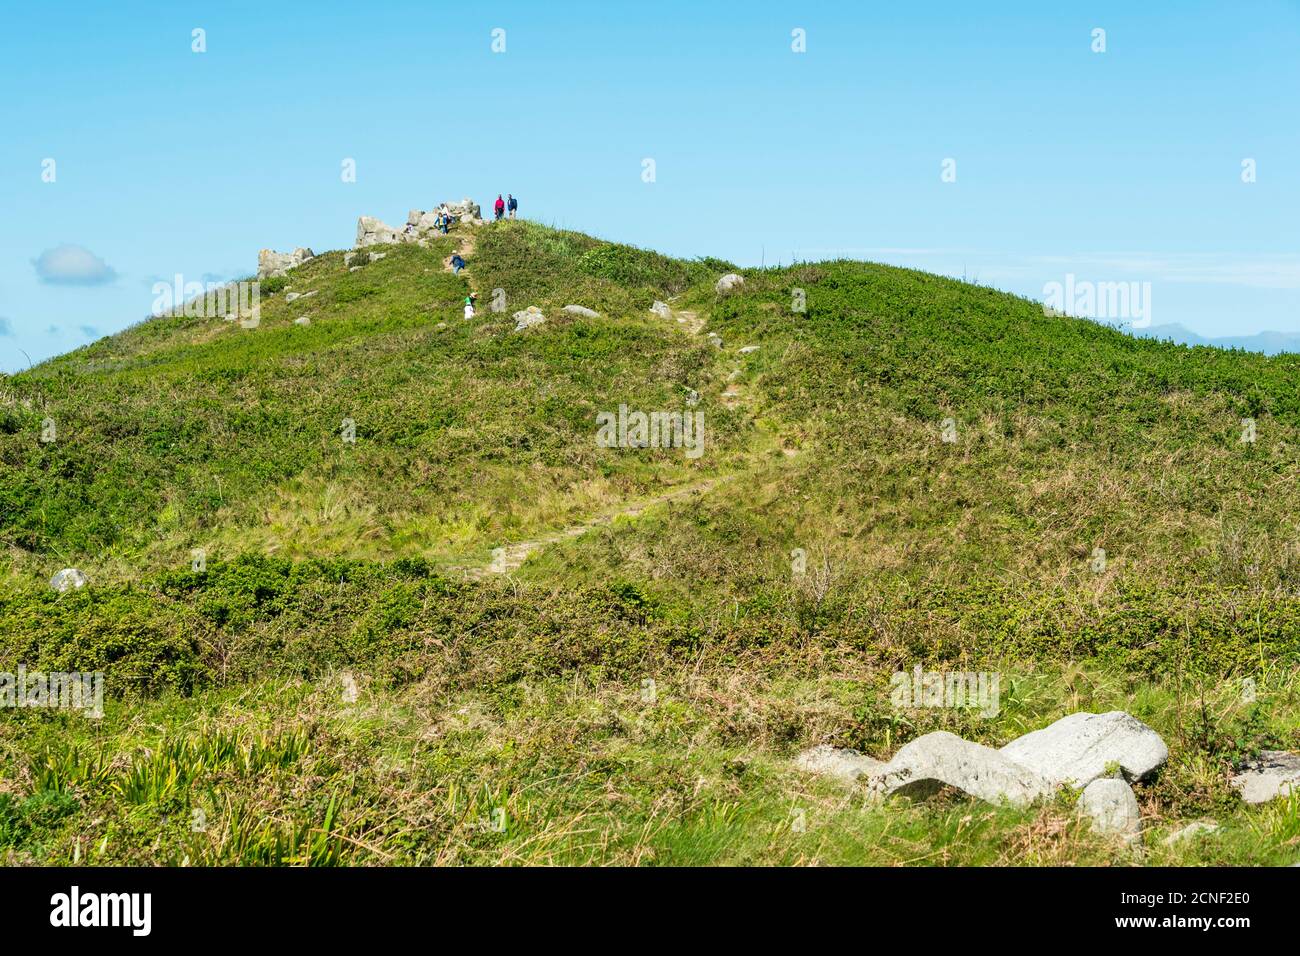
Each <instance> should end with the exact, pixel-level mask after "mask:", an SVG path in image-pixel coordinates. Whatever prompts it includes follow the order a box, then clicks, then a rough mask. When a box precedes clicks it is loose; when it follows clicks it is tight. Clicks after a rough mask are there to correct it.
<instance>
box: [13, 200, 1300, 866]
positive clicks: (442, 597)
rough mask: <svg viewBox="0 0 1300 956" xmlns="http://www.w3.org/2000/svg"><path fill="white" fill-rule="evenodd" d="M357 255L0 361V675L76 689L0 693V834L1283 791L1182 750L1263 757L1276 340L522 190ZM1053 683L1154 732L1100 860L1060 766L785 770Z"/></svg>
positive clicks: (559, 850) (1278, 384) (1179, 815)
mask: <svg viewBox="0 0 1300 956" xmlns="http://www.w3.org/2000/svg"><path fill="white" fill-rule="evenodd" d="M462 242H467V243H468V244H467V246H466V247H465V248H467V250H472V251H467V259H468V260H469V270H468V273H467V274H465V275H462V276H454V275H452V274H451V273H450V272H449V271H447V270H446V269H445V268H444V265H443V261H444V259H445V257H446V256H447V255H449V254H450V252H451V251H452V250H453V249H454V248H460V247H461V243H462ZM383 251H384V252H385V253H386V255H385V256H384V257H383V258H382V259H379V260H377V261H365V256H364V253H363V256H362V260H359V261H363V262H364V263H365V264H364V265H362V267H361V268H360V269H357V270H355V271H352V270H350V269H349V268H348V266H346V265H345V264H344V260H343V255H344V254H343V253H342V252H331V253H326V254H324V255H321V256H318V257H317V258H315V259H312V260H310V261H309V262H307V263H306V264H305V265H303V266H301V267H299V268H298V269H296V270H293V271H292V272H290V273H289V274H288V276H287V277H286V278H284V279H282V280H281V279H277V280H269V281H267V282H265V283H264V284H263V287H262V309H261V320H260V323H259V324H258V325H257V327H256V328H243V327H241V326H240V324H239V323H237V322H226V321H223V320H222V319H220V318H166V319H157V320H152V321H149V322H145V323H142V324H140V325H137V326H135V327H133V328H131V329H129V330H127V331H126V332H123V333H121V334H119V335H116V336H113V337H110V338H107V339H104V340H101V341H99V342H96V343H94V344H92V345H89V346H87V347H85V348H82V349H79V350H77V351H76V352H73V353H70V354H68V355H65V356H62V357H60V358H58V359H55V360H52V361H50V362H46V363H44V364H42V365H40V366H38V367H36V368H34V369H31V370H30V371H27V372H24V373H21V374H19V375H14V376H4V377H0V541H2V542H3V554H2V555H0V586H2V590H0V670H6V669H7V670H11V671H12V670H14V669H15V668H16V667H17V665H18V664H19V663H23V664H25V666H26V667H27V668H28V669H29V670H32V669H36V668H48V669H65V670H71V669H76V670H84V671H89V670H103V671H104V672H105V674H106V681H107V696H108V701H107V714H106V716H105V717H104V718H103V719H102V720H100V721H93V720H87V719H86V718H84V717H81V716H79V715H76V714H71V715H69V714H60V713H57V712H50V711H48V710H15V711H8V712H6V713H4V714H3V717H2V719H0V747H2V748H3V756H4V758H5V759H4V761H3V763H2V764H0V767H3V769H0V854H8V857H9V859H10V860H11V861H22V862H42V863H45V862H50V863H67V862H72V861H74V860H75V861H88V862H97V863H148V862H181V861H183V860H186V859H188V860H189V861H190V862H195V863H353V864H383V863H461V862H469V863H553V862H558V863H579V862H615V863H659V864H673V863H778V864H785V863H789V864H800V863H812V862H822V863H891V864H892V863H923V864H943V863H967V864H974V863H1005V864H1019V863H1049V864H1054V863H1129V862H1149V863H1171V862H1173V863H1244V862H1251V863H1280V862H1294V860H1295V858H1296V856H1297V849H1296V848H1297V845H1300V798H1292V799H1291V800H1289V801H1288V800H1282V801H1275V802H1274V803H1272V804H1268V805H1264V806H1261V807H1257V808H1247V807H1244V806H1243V805H1242V804H1241V803H1240V801H1239V800H1238V799H1237V798H1236V796H1235V794H1234V793H1233V792H1232V791H1231V790H1230V789H1229V787H1228V785H1227V783H1226V773H1227V771H1228V769H1229V768H1231V767H1232V766H1233V765H1234V763H1236V762H1239V761H1240V760H1241V759H1243V758H1244V757H1246V756H1249V755H1251V754H1253V753H1254V752H1256V751H1258V750H1259V749H1261V748H1267V747H1284V748H1290V749H1296V748H1298V747H1300V681H1298V680H1297V678H1296V676H1295V675H1296V673H1297V667H1298V666H1300V593H1298V591H1297V587H1298V585H1300V552H1298V551H1297V541H1300V532H1298V529H1297V527H1296V517H1295V516H1296V515H1300V485H1298V483H1297V478H1300V467H1298V466H1297V452H1298V451H1300V395H1297V385H1300V360H1298V359H1297V358H1295V357H1292V356H1279V357H1273V358H1269V357H1264V356H1260V355H1256V354H1252V353H1245V352H1237V351H1232V352H1229V351H1220V350H1216V349H1211V348H1203V347H1200V348H1187V347H1184V346H1177V345H1173V344H1169V343H1163V342H1156V341H1151V340H1143V339H1136V338H1131V337H1128V336H1125V335H1123V334H1120V333H1118V332H1116V331H1113V330H1111V329H1107V328H1105V327H1102V326H1100V325H1097V324H1094V323H1091V322H1087V321H1083V320H1075V319H1069V318H1061V317H1049V316H1045V315H1044V312H1043V309H1042V307H1041V305H1039V304H1037V303H1034V302H1030V301H1027V300H1023V299H1019V298H1016V297H1013V296H1009V295H1006V294H1003V293H1000V292H996V291H994V290H991V289H987V288H983V287H980V286H976V285H971V284H967V283H962V282H958V281H955V280H951V279H945V278H940V277H937V276H933V275H929V274H926V273H921V272H915V271H910V270H902V269H896V268H892V267H887V266H882V265H876V264H870V263H861V262H848V261H836V262H824V263H817V264H802V265H796V266H793V267H789V268H771V269H763V270H744V271H743V274H744V276H745V283H744V286H743V287H742V288H741V289H740V290H738V291H735V292H732V293H730V294H725V295H724V294H719V293H718V292H716V291H715V288H714V283H715V282H716V280H717V279H718V277H719V276H720V275H722V274H723V273H725V272H730V271H733V270H734V267H733V266H731V265H730V264H728V263H725V262H721V261H715V260H696V261H683V260H677V259H672V258H669V257H666V256H662V255H659V254H657V253H654V252H649V251H645V250H640V249H635V248H632V247H629V246H625V245H619V244H615V243H609V242H604V241H601V240H597V239H594V238H591V237H589V236H585V235H580V234H577V233H571V232H563V231H558V230H554V229H549V228H546V227H543V226H540V225H537V224H533V223H528V222H523V221H520V222H503V223H498V224H495V225H492V226H485V227H481V228H478V229H474V230H472V231H467V232H462V233H453V234H452V235H451V236H450V237H447V238H445V239H440V240H437V241H434V242H431V243H430V244H429V246H428V247H427V248H425V247H420V246H417V245H414V244H410V245H399V246H392V247H384V249H383ZM470 289H474V290H477V292H478V295H479V299H478V314H477V316H476V317H475V318H473V319H468V320H467V319H465V318H463V317H462V312H461V303H462V300H463V298H464V296H465V295H466V293H467V292H468V291H469V290H470ZM496 289H500V290H503V291H504V298H505V306H504V309H503V310H502V311H494V310H493V307H492V300H493V290H496ZM293 292H296V293H299V295H303V294H306V293H310V294H307V295H304V296H303V297H300V298H294V299H293V300H292V301H289V294H290V293H293ZM656 300H662V301H665V302H667V303H668V304H669V305H670V307H671V309H672V312H673V317H672V318H664V317H661V316H659V315H656V314H654V313H653V312H651V311H650V310H649V307H650V305H651V304H652V303H653V302H655V301H656ZM569 304H575V305H581V306H584V307H587V308H590V309H594V310H596V311H597V312H599V313H600V316H599V317H596V318H591V317H584V316H581V315H576V314H571V313H568V312H565V311H563V310H562V309H563V306H565V305H569ZM527 306H537V307H539V308H540V309H541V310H542V312H543V313H544V314H545V315H546V316H547V321H546V322H545V323H543V324H541V325H539V326H536V327H534V328H530V329H525V330H523V331H515V319H514V318H513V313H514V312H515V311H517V310H520V309H524V308H525V307H527ZM304 315H305V316H308V317H309V321H310V324H307V325H302V324H295V319H299V318H301V317H302V316H304ZM710 333H713V334H714V335H716V336H717V337H718V338H710ZM719 338H720V345H717V344H715V342H717V341H718V339H719ZM752 346H757V348H756V349H751V348H750V347H752ZM620 406H626V407H627V408H629V409H633V410H643V411H646V412H650V411H668V412H682V413H685V412H687V411H688V410H689V411H691V412H692V413H699V414H702V416H703V421H704V422H705V426H704V427H705V444H704V448H703V453H702V454H700V455H699V456H698V457H692V456H690V455H687V454H686V453H685V450H684V449H682V448H637V447H617V448H604V447H599V446H598V444H597V441H596V436H597V427H598V426H597V416H598V414H600V413H601V412H617V410H618V409H619V408H620ZM47 419H48V420H52V421H53V422H54V424H55V425H56V428H57V437H56V438H55V439H54V440H53V441H42V440H41V436H42V427H43V423H44V422H45V421H46V420H47ZM345 419H347V420H351V421H352V422H354V423H355V442H349V441H345V440H344V438H343V433H342V429H343V423H344V420H345ZM1246 419H1249V420H1250V421H1251V422H1252V423H1253V432H1249V431H1248V430H1247V429H1248V425H1247V424H1246V423H1245V422H1244V421H1243V420H1246ZM945 420H951V421H949V422H947V424H945ZM1243 436H1245V437H1246V438H1247V439H1250V438H1252V437H1253V440H1243ZM196 549H201V550H202V553H203V555H204V556H205V561H206V566H205V567H204V569H203V570H200V571H196V570H193V568H192V563H191V562H192V555H193V553H194V552H195V550H196ZM796 549H800V550H801V551H802V553H803V555H804V556H805V557H806V564H807V569H806V572H804V573H801V574H799V573H793V571H792V552H794V551H795V550H796ZM1099 549H1100V550H1099ZM1102 551H1104V560H1103V559H1102V557H1101V552H1102ZM64 567H77V568H80V569H82V570H83V571H84V572H85V573H86V575H87V576H88V578H89V580H90V584H89V586H87V587H85V588H83V589H80V590H76V591H70V592H67V593H63V594H59V593H56V592H54V591H53V590H51V589H50V587H49V585H48V581H49V578H50V576H51V575H52V574H53V573H54V572H55V571H57V570H59V569H60V568H64ZM918 664H920V665H923V666H925V667H927V668H936V669H960V670H971V671H990V670H997V671H1000V672H1001V673H1003V674H1004V675H1006V676H1005V677H1004V679H1003V685H1002V702H1001V708H1000V713H999V714H998V715H997V716H996V717H992V718H982V717H980V716H979V715H978V714H977V713H974V712H970V711H954V710H917V711H910V712H900V711H898V710H896V709H894V708H892V707H891V705H890V700H889V688H888V685H889V678H890V675H891V674H892V673H894V672H895V671H896V670H910V669H911V668H912V667H913V666H915V665H918ZM1246 679H1249V681H1252V682H1253V684H1251V686H1252V688H1253V690H1252V694H1250V695H1245V694H1243V693H1242V687H1243V681H1245V680H1246ZM1080 709H1085V710H1104V709H1107V710H1108V709H1124V710H1127V711H1129V712H1130V713H1132V714H1134V715H1135V716H1137V717H1139V718H1141V719H1142V720H1144V721H1146V722H1147V723H1149V724H1151V726H1153V727H1155V728H1156V729H1157V730H1158V731H1159V732H1160V733H1161V734H1162V735H1163V736H1164V738H1165V740H1166V741H1167V742H1168V743H1169V747H1170V751H1171V757H1170V761H1169V764H1168V765H1167V766H1166V767H1165V769H1164V771H1163V772H1162V773H1161V775H1160V777H1159V778H1158V780H1157V781H1156V782H1155V783H1153V784H1151V785H1149V786H1146V787H1144V788H1141V790H1140V798H1141V800H1142V807H1143V813H1144V816H1145V817H1147V819H1148V823H1149V825H1150V826H1149V833H1150V834H1151V835H1150V836H1149V837H1148V839H1147V848H1146V851H1145V852H1144V853H1143V854H1138V855H1135V854H1134V852H1133V851H1132V850H1131V849H1122V848H1118V847H1116V846H1114V845H1111V844H1108V843H1106V842H1105V841H1103V840H1101V839H1100V838H1098V837H1095V836H1093V835H1092V834H1090V833H1088V832H1087V830H1086V827H1082V826H1081V825H1080V824H1079V823H1078V821H1077V820H1076V819H1075V817H1074V815H1073V812H1072V808H1071V807H1070V806H1069V805H1068V803H1067V802H1065V798H1062V800H1061V801H1058V802H1057V803H1054V804H1051V805H1047V806H1038V807H1035V808H1032V809H1028V810H1023V811H1012V810H1009V809H994V808H992V807H986V806H982V805H979V806H972V805H971V804H969V803H965V802H960V801H958V802H953V801H940V802H939V803H937V804H925V805H916V806H907V807H894V806H891V807H889V808H886V809H872V810H865V809H864V808H863V807H862V806H861V805H860V804H859V803H855V802H854V801H852V800H849V799H847V798H846V797H845V795H844V793H843V792H842V791H838V790H837V789H836V788H835V787H833V786H830V785H827V784H825V783H824V782H822V781H816V780H812V779H810V778H808V777H806V776H804V775H801V774H800V773H798V772H797V771H795V770H794V769H793V768H792V767H791V765H790V757H791V755H792V754H794V753H796V752H797V751H799V750H801V749H803V748H805V747H807V746H810V745H813V744H817V743H832V744H836V745H839V746H849V747H855V748H857V749H860V750H862V751H864V752H866V753H869V754H873V755H876V756H879V757H882V758H883V757H887V756H888V755H889V754H890V753H892V752H893V751H894V750H895V749H897V747H898V745H899V744H900V743H902V742H905V741H906V740H909V739H911V738H913V737H915V736H917V735H919V734H923V733H926V732H928V731H931V730H935V729H948V730H952V731H954V732H956V733H960V734H962V735H963V736H966V737H968V738H970V739H977V740H982V741H985V742H988V743H993V744H1000V743H1003V742H1005V741H1007V740H1008V739H1010V738H1012V737H1014V736H1016V735H1017V734H1020V733H1023V732H1025V731H1027V730H1031V729H1035V728H1037V727H1041V726H1044V725H1045V724H1047V723H1048V722H1050V721H1051V720H1054V719H1055V718H1057V717H1059V716H1061V715H1063V714H1065V713H1069V712H1072V711H1076V710H1080ZM1205 815H1209V816H1213V817H1214V818H1215V819H1216V820H1218V821H1219V822H1220V824H1221V825H1222V828H1223V829H1222V830H1221V831H1220V834H1219V835H1217V836H1216V837H1215V839H1214V840H1212V841H1200V842H1197V843H1194V844H1189V845H1182V844H1180V845H1179V846H1178V847H1177V848H1169V847H1165V846H1164V845H1163V843H1162V842H1161V840H1160V839H1159V837H1160V836H1161V835H1163V833H1165V832H1167V831H1168V830H1170V829H1173V828H1174V827H1176V826H1177V825H1179V824H1180V823H1183V822H1186V821H1187V820H1189V819H1195V818H1197V817H1198V816H1205ZM200 818H201V820H202V821H203V823H202V826H199V825H197V824H196V823H195V821H196V820H199V819H200ZM792 819H799V820H800V821H804V820H806V821H807V827H806V829H805V828H804V826H803V825H802V824H801V825H800V826H799V827H793V826H792V825H791V821H792Z"/></svg>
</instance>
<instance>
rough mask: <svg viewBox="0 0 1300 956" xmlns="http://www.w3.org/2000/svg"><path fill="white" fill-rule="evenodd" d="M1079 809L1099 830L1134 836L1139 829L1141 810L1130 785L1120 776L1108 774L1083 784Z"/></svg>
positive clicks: (1099, 831)
mask: <svg viewBox="0 0 1300 956" xmlns="http://www.w3.org/2000/svg"><path fill="white" fill-rule="evenodd" d="M1079 812H1080V813H1082V814H1084V815H1085V816H1087V817H1088V818H1089V819H1091V820H1092V828H1093V829H1094V830H1096V831H1097V832H1098V833H1106V834H1114V835H1117V836H1123V837H1129V838H1132V837H1135V836H1137V835H1138V834H1139V833H1140V832H1142V811H1140V810H1139V809H1138V802H1137V797H1136V796H1135V795H1134V793H1133V788H1132V787H1130V786H1129V785H1128V784H1127V783H1125V782H1124V781H1123V780H1119V779H1116V778H1114V777H1107V778H1105V779H1102V780H1094V781H1093V782H1092V783H1090V784H1088V786H1086V787H1084V788H1083V793H1082V794H1081V795H1080V797H1079Z"/></svg>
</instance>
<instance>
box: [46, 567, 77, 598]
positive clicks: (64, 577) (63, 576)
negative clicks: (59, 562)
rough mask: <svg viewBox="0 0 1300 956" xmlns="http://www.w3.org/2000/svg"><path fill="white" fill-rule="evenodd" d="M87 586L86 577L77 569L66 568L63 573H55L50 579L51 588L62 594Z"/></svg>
mask: <svg viewBox="0 0 1300 956" xmlns="http://www.w3.org/2000/svg"><path fill="white" fill-rule="evenodd" d="M85 586H86V576H85V575H84V574H82V573H81V572H80V571H79V570H77V569H76V568H64V569H63V570H62V571H58V572H56V573H55V575H54V577H52V578H50V587H52V588H54V590H56V591H58V592H59V593H60V594H62V593H63V592H64V591H69V590H75V589H77V588H84V587H85Z"/></svg>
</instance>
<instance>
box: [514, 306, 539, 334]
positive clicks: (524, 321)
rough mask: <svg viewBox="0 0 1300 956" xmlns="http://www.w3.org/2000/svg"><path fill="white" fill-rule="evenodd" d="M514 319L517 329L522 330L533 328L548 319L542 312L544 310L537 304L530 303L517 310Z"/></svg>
mask: <svg viewBox="0 0 1300 956" xmlns="http://www.w3.org/2000/svg"><path fill="white" fill-rule="evenodd" d="M514 319H515V331H516V332H522V331H523V330H524V329H531V328H532V327H533V326H535V325H541V324H542V323H543V322H545V321H546V316H545V315H543V314H542V310H541V309H539V308H538V307H537V306H535V305H530V306H529V307H528V308H526V309H523V310H521V311H519V312H516V313H515V315H514Z"/></svg>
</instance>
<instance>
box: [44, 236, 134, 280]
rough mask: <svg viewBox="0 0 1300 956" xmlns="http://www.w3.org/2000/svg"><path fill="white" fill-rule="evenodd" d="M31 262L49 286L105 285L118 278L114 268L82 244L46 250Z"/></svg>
mask: <svg viewBox="0 0 1300 956" xmlns="http://www.w3.org/2000/svg"><path fill="white" fill-rule="evenodd" d="M32 265H33V266H35V268H36V275H37V276H38V277H39V278H40V280H41V281H42V282H44V283H47V284H48V285H75V286H95V285H107V284H109V283H110V282H113V281H114V280H116V279H117V272H115V271H114V269H113V267H112V266H110V265H109V264H108V263H107V262H105V261H104V260H103V259H101V258H99V256H97V255H95V254H94V253H93V252H91V251H90V250H89V249H87V248H86V247H85V246H75V245H68V244H65V245H62V246H55V247H54V248H53V249H46V250H45V251H44V252H42V253H41V254H40V255H39V256H38V257H37V258H35V259H33V260H32Z"/></svg>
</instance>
